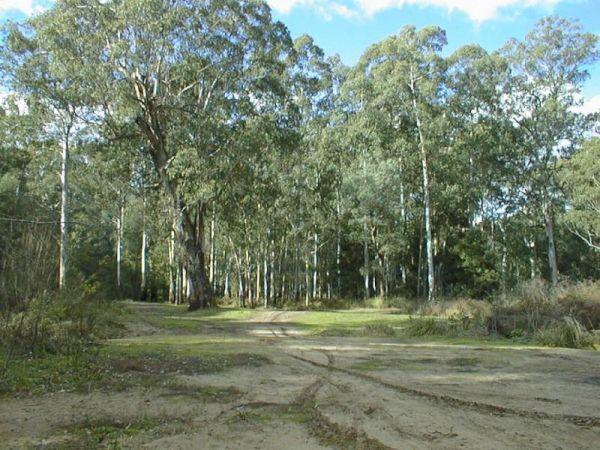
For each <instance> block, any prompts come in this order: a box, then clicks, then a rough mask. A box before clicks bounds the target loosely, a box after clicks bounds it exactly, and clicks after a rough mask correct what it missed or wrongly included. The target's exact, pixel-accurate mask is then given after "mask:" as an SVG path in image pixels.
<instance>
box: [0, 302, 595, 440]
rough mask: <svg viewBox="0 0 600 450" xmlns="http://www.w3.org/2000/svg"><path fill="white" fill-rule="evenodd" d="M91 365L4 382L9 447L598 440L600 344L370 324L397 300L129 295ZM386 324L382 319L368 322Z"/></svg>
mask: <svg viewBox="0 0 600 450" xmlns="http://www.w3.org/2000/svg"><path fill="white" fill-rule="evenodd" d="M131 309H132V312H131V314H129V316H128V320H129V322H128V325H127V331H126V333H125V335H124V336H123V337H122V338H119V339H114V340H112V341H110V342H109V343H108V344H107V345H105V346H104V347H103V348H102V349H101V350H100V358H98V359H100V360H101V361H103V363H102V364H100V365H99V366H98V367H97V368H96V369H94V370H95V371H94V376H93V377H90V378H89V379H87V380H86V381H81V382H80V383H77V384H75V385H73V386H71V387H67V388H61V389H52V391H51V392H46V393H38V394H27V395H24V396H20V397H19V396H18V395H17V396H12V397H5V398H3V399H2V401H1V403H0V442H1V443H2V444H1V446H2V447H3V448H82V447H85V448H90V447H92V448H93V447H108V448H155V449H165V448H169V449H198V448H203V449H226V448H229V449H233V448H243V449H248V448H257V449H282V448H287V449H295V448H340V449H348V448H359V449H387V448H399V449H404V448H407V449H418V448H433V447H435V448H439V447H442V448H459V447H462V448H465V447H467V448H489V449H497V448H597V444H598V442H600V354H599V353H598V352H596V351H587V350H570V349H548V348H538V347H526V346H515V345H508V344H503V343H502V341H489V340H487V341H480V342H476V341H471V342H469V341H465V340H463V341H460V340H458V339H455V340H448V339H445V340H444V339H433V338H431V339H426V338H422V339H418V340H417V339H408V338H400V337H372V336H369V335H368V334H369V332H364V333H362V331H361V330H364V329H367V330H369V326H371V327H372V329H373V330H375V331H376V330H377V327H378V325H380V324H382V323H384V324H386V326H389V327H397V328H401V327H402V323H403V322H405V321H406V320H407V318H406V316H403V315H400V314H395V313H394V312H393V311H373V310H358V311H354V310H353V311H336V312H290V311H258V310H256V311H251V310H247V311H240V310H227V309H225V310H209V311H199V312H195V313H187V312H185V309H184V307H177V306H169V305H151V304H132V306H131ZM371 334H376V333H371Z"/></svg>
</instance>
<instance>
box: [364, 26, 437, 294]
mask: <svg viewBox="0 0 600 450" xmlns="http://www.w3.org/2000/svg"><path fill="white" fill-rule="evenodd" d="M445 44H446V33H445V31H444V30H442V29H441V28H438V27H427V28H423V29H422V30H416V28H414V27H410V26H407V27H405V28H403V29H402V31H401V32H400V33H399V34H398V35H396V36H392V37H390V38H388V39H386V40H384V41H383V42H381V43H379V44H375V45H374V46H372V47H371V48H370V49H369V50H368V51H367V52H366V53H365V54H364V55H363V57H362V58H361V60H360V62H359V64H358V66H357V68H356V69H355V70H356V72H358V73H359V74H360V76H361V77H365V78H366V81H367V83H371V84H372V86H371V88H372V89H373V92H372V94H370V95H372V96H373V98H374V101H375V102H376V104H379V105H381V104H385V105H386V106H387V107H388V109H390V108H391V120H392V123H393V126H395V127H396V128H397V137H396V139H398V140H400V139H402V137H404V142H405V143H409V146H411V145H412V146H414V147H413V148H415V149H417V151H418V154H419V157H420V166H421V170H420V172H421V183H422V189H421V192H422V199H423V200H422V203H423V221H424V227H425V244H426V260H427V285H428V299H429V301H432V300H433V299H434V295H435V268H434V260H433V257H434V249H433V228H432V222H433V218H432V207H431V180H430V178H431V167H430V158H431V156H432V151H433V149H434V148H435V147H436V146H437V145H436V139H437V138H438V136H440V135H442V133H440V126H441V123H442V121H441V119H443V116H442V115H441V114H440V107H441V105H442V87H443V79H444V63H443V60H442V58H441V56H440V55H439V53H440V52H441V50H442V48H443V47H444V45H445ZM362 84H363V82H358V85H359V87H358V89H356V90H355V91H354V94H353V95H354V98H355V99H356V100H357V101H358V104H359V106H358V107H359V108H360V107H361V106H360V105H361V104H362V103H363V101H364V97H363V94H364V91H363V87H360V86H361V85H362ZM401 133H402V134H404V136H401ZM406 137H408V139H406ZM438 145H439V144H438ZM409 148H410V147H409ZM400 161H402V159H400ZM400 170H402V169H401V168H400Z"/></svg>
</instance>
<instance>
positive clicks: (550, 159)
mask: <svg viewBox="0 0 600 450" xmlns="http://www.w3.org/2000/svg"><path fill="white" fill-rule="evenodd" d="M597 45H598V37H597V36H596V35H594V34H592V33H583V32H582V31H581V27H580V26H579V25H578V24H577V23H574V22H570V21H568V20H565V19H561V18H558V17H547V18H544V19H542V20H541V21H540V22H538V24H537V25H536V27H535V29H534V30H533V31H531V32H530V33H528V34H527V36H526V37H525V40H524V41H523V42H517V41H511V42H509V44H508V45H507V46H506V47H505V49H504V51H503V53H504V54H505V55H506V57H507V59H508V60H509V62H510V68H511V91H510V94H509V97H508V102H509V112H510V114H511V117H512V119H513V121H514V122H515V124H516V126H517V128H518V129H519V131H520V136H521V138H520V147H521V150H522V156H521V158H520V161H521V167H520V168H519V169H520V170H519V171H520V173H522V174H523V186H524V189H523V192H524V195H523V198H524V199H525V200H526V201H528V202H531V203H533V204H535V205H536V206H537V208H539V210H540V211H541V215H542V219H543V223H544V229H545V232H546V240H547V254H548V267H549V271H550V278H551V281H552V285H553V286H556V285H557V284H558V278H559V273H558V261H557V255H556V245H555V236H554V235H555V233H554V216H555V212H554V210H555V203H556V199H557V197H559V191H560V189H559V186H558V182H557V174H558V163H559V161H560V160H561V159H563V158H565V157H569V156H570V155H571V154H572V153H573V150H574V148H575V146H576V145H577V142H578V141H579V140H581V138H582V136H583V132H584V131H585V129H586V124H585V120H582V119H583V117H582V115H581V114H579V113H577V112H575V110H574V107H576V106H577V105H578V98H580V97H581V96H580V94H581V89H582V87H583V83H584V81H585V80H586V79H587V78H588V76H589V74H588V72H587V69H586V66H588V65H590V64H592V63H593V62H594V61H596V60H597V59H598V55H599V53H598V48H597Z"/></svg>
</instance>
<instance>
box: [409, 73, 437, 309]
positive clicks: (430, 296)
mask: <svg viewBox="0 0 600 450" xmlns="http://www.w3.org/2000/svg"><path fill="white" fill-rule="evenodd" d="M414 82H415V80H414V77H413V74H412V71H411V80H410V87H411V92H412V101H413V109H414V115H415V121H416V123H417V131H418V132H419V148H420V150H421V168H422V178H423V206H424V209H425V239H426V242H427V285H428V293H427V300H428V301H429V302H432V301H433V300H434V294H435V276H434V267H433V239H432V234H433V233H432V230H431V205H430V200H429V168H428V165H427V150H426V148H425V137H424V135H423V127H422V125H421V119H420V117H419V111H418V106H417V97H416V92H415V85H414Z"/></svg>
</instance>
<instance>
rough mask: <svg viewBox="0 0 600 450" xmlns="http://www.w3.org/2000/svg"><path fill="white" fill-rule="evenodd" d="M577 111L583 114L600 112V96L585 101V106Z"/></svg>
mask: <svg viewBox="0 0 600 450" xmlns="http://www.w3.org/2000/svg"><path fill="white" fill-rule="evenodd" d="M576 111H577V112H579V113H583V114H592V113H596V112H600V94H599V95H594V96H593V97H592V98H590V99H589V100H586V101H584V102H583V105H581V106H579V107H577V108H576Z"/></svg>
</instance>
